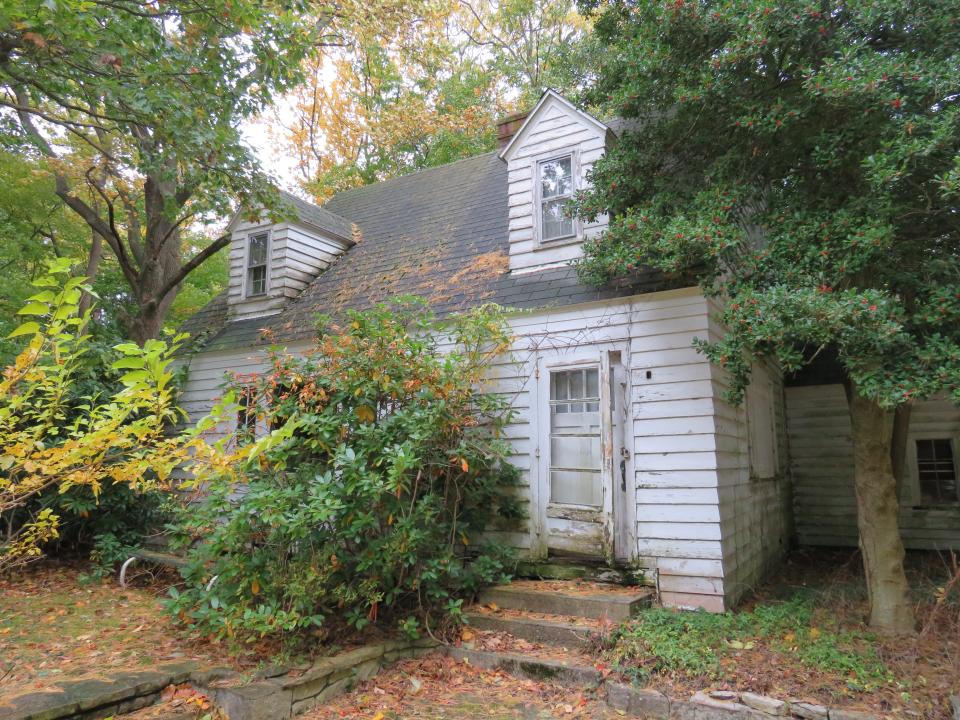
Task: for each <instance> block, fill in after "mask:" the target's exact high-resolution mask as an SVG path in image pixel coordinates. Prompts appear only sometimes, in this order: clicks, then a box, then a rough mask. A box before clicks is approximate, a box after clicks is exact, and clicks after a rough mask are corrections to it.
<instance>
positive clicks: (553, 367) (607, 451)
mask: <svg viewBox="0 0 960 720" xmlns="http://www.w3.org/2000/svg"><path fill="white" fill-rule="evenodd" d="M620 358H621V353H620V351H619V350H617V349H612V348H610V347H606V346H604V347H597V348H594V349H592V352H590V351H578V352H575V353H569V352H564V353H560V352H556V351H552V352H544V353H541V355H540V357H539V358H538V363H537V374H538V379H537V383H538V386H537V387H538V392H537V398H538V402H537V405H538V408H537V418H538V422H537V425H538V432H537V448H536V453H535V454H536V457H537V462H538V472H537V477H538V487H537V489H536V493H535V495H536V496H537V500H538V502H537V506H538V511H539V512H538V518H537V520H538V522H537V523H535V527H536V529H537V532H538V534H539V538H538V539H537V540H538V543H537V544H538V545H539V546H540V548H541V550H545V551H546V552H547V554H550V555H572V556H580V557H589V558H595V559H604V560H607V561H613V560H614V559H615V558H617V557H621V558H622V557H623V552H621V551H620V548H618V545H620V544H622V542H623V541H622V540H620V541H619V542H618V538H620V537H621V536H622V534H623V533H622V528H623V527H624V523H623V520H625V518H618V517H617V514H618V510H619V511H621V512H622V509H623V508H624V507H625V505H624V503H623V500H622V495H623V494H622V492H621V487H622V486H624V485H625V481H626V472H625V467H624V472H623V473H621V461H622V460H624V457H623V453H624V445H623V442H622V439H621V438H622V437H623V429H624V425H625V422H624V415H623V412H622V410H623V408H622V406H623V402H624V401H623V398H624V393H623V392H622V379H623V377H624V370H623V368H622V365H621V362H620ZM624 461H625V460H624ZM621 475H623V477H621Z"/></svg>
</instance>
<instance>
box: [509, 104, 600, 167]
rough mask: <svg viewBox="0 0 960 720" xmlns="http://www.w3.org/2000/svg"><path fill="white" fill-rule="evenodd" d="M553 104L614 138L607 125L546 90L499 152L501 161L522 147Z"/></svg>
mask: <svg viewBox="0 0 960 720" xmlns="http://www.w3.org/2000/svg"><path fill="white" fill-rule="evenodd" d="M554 104H558V105H560V107H562V108H563V109H564V110H566V111H568V112H574V113H577V114H578V115H580V116H582V117H583V118H584V120H586V122H587V123H588V124H590V125H593V126H594V127H596V129H597V130H599V131H600V132H603V133H609V134H610V136H611V137H613V136H614V134H613V131H612V130H611V129H610V127H609V126H608V125H606V124H605V123H603V122H601V121H600V120H597V118H595V117H594V116H593V115H591V114H590V113H588V112H585V111H584V110H581V109H580V108H578V107H577V106H576V105H574V104H573V103H572V102H570V101H569V100H567V99H566V98H565V97H563V95H561V94H560V93H558V92H557V91H555V90H546V91H545V92H544V93H543V95H541V96H540V99H539V100H537V104H536V105H534V106H533V109H532V110H531V111H530V112H529V113H528V114H527V118H526V120H524V121H523V125H521V126H520V129H519V130H517V132H516V133H515V134H514V135H513V137H512V138H510V141H509V142H508V143H507V144H506V145H505V146H504V148H503V150H501V151H500V158H501V159H503V160H509V159H510V156H511V155H512V154H513V151H514V149H515V148H517V147H520V146H521V145H523V143H524V140H525V138H526V135H527V133H528V132H529V130H530V128H531V127H535V126H536V124H537V122H538V121H539V118H540V116H541V115H543V114H544V113H545V112H547V110H548V109H549V108H550V107H551V106H552V105H554Z"/></svg>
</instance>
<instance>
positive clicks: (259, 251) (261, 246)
mask: <svg viewBox="0 0 960 720" xmlns="http://www.w3.org/2000/svg"><path fill="white" fill-rule="evenodd" d="M266 264H267V236H266V235H254V236H253V237H251V238H250V250H249V252H248V253H247V267H254V266H255V265H266Z"/></svg>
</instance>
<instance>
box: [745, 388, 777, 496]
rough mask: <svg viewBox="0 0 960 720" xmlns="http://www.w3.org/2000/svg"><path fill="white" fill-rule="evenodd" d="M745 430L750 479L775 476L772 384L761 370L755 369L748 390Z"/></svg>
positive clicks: (774, 415) (775, 453)
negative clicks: (748, 451) (746, 431)
mask: <svg viewBox="0 0 960 720" xmlns="http://www.w3.org/2000/svg"><path fill="white" fill-rule="evenodd" d="M746 407H747V430H748V442H749V444H750V476H751V477H754V478H758V479H767V478H772V477H775V476H776V474H777V466H778V464H779V463H778V459H777V430H776V405H775V404H774V385H773V382H772V381H771V380H770V378H769V376H768V375H767V374H766V373H765V372H764V371H763V370H755V371H754V373H753V378H752V381H751V383H750V387H748V388H747V400H746Z"/></svg>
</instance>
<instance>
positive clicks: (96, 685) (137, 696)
mask: <svg viewBox="0 0 960 720" xmlns="http://www.w3.org/2000/svg"><path fill="white" fill-rule="evenodd" d="M195 669H196V666H195V665H194V664H193V663H176V664H170V665H161V666H158V667H156V668H154V669H152V670H144V671H138V672H123V673H120V674H117V675H114V676H112V677H110V678H108V679H99V678H98V679H78V680H61V681H59V682H57V683H55V684H54V685H52V686H51V687H50V688H49V689H47V690H42V691H37V692H25V693H21V694H19V695H13V696H10V697H3V698H0V717H2V718H3V719H4V720H60V718H71V719H73V718H76V719H77V720H96V719H97V718H105V717H109V716H111V715H119V714H121V713H128V712H133V711H134V710H139V709H140V708H142V707H146V706H147V705H152V704H153V703H155V702H156V701H157V699H158V698H159V697H160V691H161V690H163V688H165V687H167V685H179V684H180V683H184V682H187V681H189V680H190V677H191V674H192V673H193V672H194V671H195Z"/></svg>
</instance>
